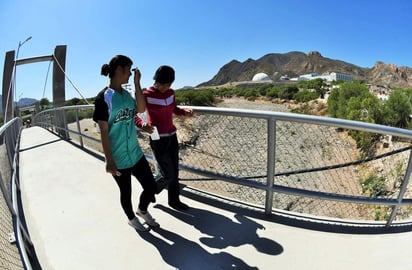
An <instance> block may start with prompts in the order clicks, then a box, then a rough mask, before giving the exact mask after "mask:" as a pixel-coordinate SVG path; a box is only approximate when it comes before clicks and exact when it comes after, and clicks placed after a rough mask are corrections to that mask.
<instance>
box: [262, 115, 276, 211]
mask: <svg viewBox="0 0 412 270" xmlns="http://www.w3.org/2000/svg"><path fill="white" fill-rule="evenodd" d="M267 125H268V128H267V132H268V133H267V139H268V142H267V143H268V148H267V149H268V150H267V180H266V184H267V189H266V201H265V214H270V213H271V212H272V205H273V191H272V187H273V182H274V177H275V155H276V120H275V119H274V118H272V117H270V118H269V119H268V120H267Z"/></svg>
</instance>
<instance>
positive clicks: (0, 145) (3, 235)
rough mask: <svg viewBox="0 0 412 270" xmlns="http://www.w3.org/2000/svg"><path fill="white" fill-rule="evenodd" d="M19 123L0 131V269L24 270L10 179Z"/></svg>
mask: <svg viewBox="0 0 412 270" xmlns="http://www.w3.org/2000/svg"><path fill="white" fill-rule="evenodd" d="M20 127H21V121H19V119H16V120H12V121H10V122H8V123H6V124H5V125H4V126H3V127H2V128H1V129H0V190H1V191H0V195H1V196H0V215H1V219H0V269H1V270H3V269H4V270H14V269H24V266H23V263H22V259H21V257H20V252H19V248H18V246H17V242H16V239H15V231H14V225H13V224H14V223H13V217H14V216H15V213H14V210H13V206H12V205H13V203H12V187H11V185H12V184H11V179H12V173H13V170H14V169H13V165H12V164H13V163H12V162H13V156H14V150H15V144H16V140H17V137H18V133H19V129H20Z"/></svg>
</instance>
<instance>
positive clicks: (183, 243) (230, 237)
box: [139, 205, 283, 269]
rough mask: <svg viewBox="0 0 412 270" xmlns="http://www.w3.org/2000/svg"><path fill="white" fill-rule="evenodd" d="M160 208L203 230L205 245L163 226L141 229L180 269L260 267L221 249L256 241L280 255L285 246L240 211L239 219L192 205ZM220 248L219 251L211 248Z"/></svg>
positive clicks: (264, 249) (259, 247) (256, 245)
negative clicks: (180, 208)
mask: <svg viewBox="0 0 412 270" xmlns="http://www.w3.org/2000/svg"><path fill="white" fill-rule="evenodd" d="M155 208H158V209H160V210H162V211H164V212H166V213H168V214H170V215H171V216H172V217H174V218H177V219H179V220H181V221H182V222H185V223H187V224H189V225H191V226H193V227H194V228H195V229H197V230H198V231H199V232H201V233H202V234H205V235H207V236H205V237H201V238H200V239H199V241H200V242H201V243H202V244H203V245H205V246H206V247H205V248H203V247H202V245H201V244H199V243H196V242H193V241H190V240H188V239H186V238H184V237H182V236H180V235H178V234H176V233H174V232H171V231H167V230H165V229H162V228H154V229H153V230H152V231H151V232H150V233H139V236H140V237H141V238H143V239H145V240H146V241H147V242H150V243H151V244H152V245H154V246H155V247H156V248H157V249H158V251H159V252H160V254H161V256H162V258H163V260H164V261H165V262H166V263H167V264H169V265H171V266H173V267H175V268H177V269H258V268H257V267H254V266H250V265H248V264H246V263H245V262H244V261H243V260H241V259H240V258H237V257H235V256H233V255H231V254H229V253H227V252H223V251H219V250H223V249H226V248H228V247H239V246H241V245H252V246H253V247H254V248H255V249H256V250H257V251H259V252H261V253H265V254H267V255H279V254H281V253H282V252H283V248H282V246H281V245H279V244H278V243H277V242H275V241H273V240H270V239H267V238H263V237H259V235H258V234H257V230H258V229H261V230H263V229H265V228H264V226H262V225H260V224H259V223H256V222H254V221H253V220H251V219H249V218H247V217H245V216H243V215H240V214H236V215H235V218H236V221H237V222H235V221H232V220H231V219H230V218H228V217H225V216H223V215H219V214H216V213H213V212H210V211H207V210H204V209H198V208H190V210H188V211H187V212H178V211H174V210H172V209H170V208H167V207H165V206H163V205H156V206H155ZM210 249H217V250H218V252H216V253H213V251H208V250H210Z"/></svg>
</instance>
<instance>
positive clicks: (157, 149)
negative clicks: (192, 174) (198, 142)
mask: <svg viewBox="0 0 412 270" xmlns="http://www.w3.org/2000/svg"><path fill="white" fill-rule="evenodd" d="M150 146H151V148H152V151H153V154H154V156H155V158H156V161H157V163H158V164H159V167H160V171H161V172H162V175H163V178H164V181H165V182H167V183H169V184H168V188H167V191H168V197H169V202H177V201H179V195H180V188H179V146H178V144H177V136H176V134H173V135H171V136H166V137H160V139H159V140H152V139H150Z"/></svg>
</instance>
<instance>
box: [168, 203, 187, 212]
mask: <svg viewBox="0 0 412 270" xmlns="http://www.w3.org/2000/svg"><path fill="white" fill-rule="evenodd" d="M169 206H170V207H172V208H173V209H176V210H179V211H186V210H188V209H189V206H188V205H187V204H185V203H182V202H181V201H177V202H169Z"/></svg>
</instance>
